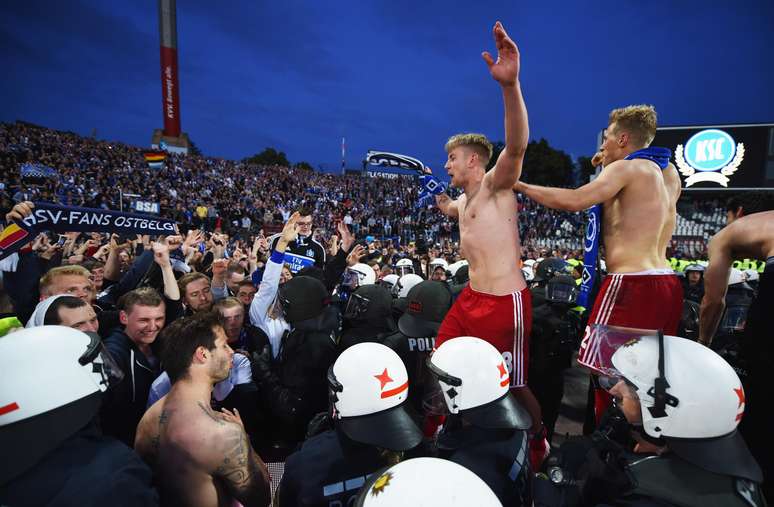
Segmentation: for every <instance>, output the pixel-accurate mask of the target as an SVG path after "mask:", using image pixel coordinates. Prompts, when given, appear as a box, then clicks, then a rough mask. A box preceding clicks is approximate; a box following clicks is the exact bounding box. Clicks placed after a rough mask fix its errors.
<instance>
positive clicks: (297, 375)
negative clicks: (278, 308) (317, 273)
mask: <svg viewBox="0 0 774 507" xmlns="http://www.w3.org/2000/svg"><path fill="white" fill-rule="evenodd" d="M277 298H278V300H279V302H280V304H281V305H282V311H283V313H284V315H285V320H287V321H288V323H289V324H290V326H291V329H290V330H289V331H286V332H285V334H284V335H283V336H282V340H281V342H280V347H279V353H278V354H277V357H276V358H273V357H272V351H271V347H270V346H269V345H266V346H264V348H263V350H262V351H261V352H260V353H257V352H256V353H253V357H252V359H253V361H252V373H253V380H254V381H255V384H256V386H257V387H258V392H259V398H260V400H261V404H262V408H263V410H265V411H266V413H267V414H270V417H271V418H273V420H274V421H276V424H275V425H274V428H273V429H274V435H273V439H274V440H275V442H276V445H275V447H276V449H275V451H276V453H277V454H278V458H281V457H282V455H283V454H285V453H287V449H292V448H293V447H294V446H295V445H296V443H298V442H300V441H302V440H303V438H304V435H305V434H306V428H307V425H308V424H309V421H311V419H312V418H313V417H314V415H315V414H317V413H319V412H324V411H325V409H326V407H327V399H328V397H327V391H326V388H325V375H326V372H327V370H328V367H329V366H330V365H331V364H333V362H334V361H335V359H336V355H337V353H338V351H337V347H336V338H337V334H338V329H339V313H338V311H337V310H336V309H335V307H333V306H332V305H330V304H329V303H330V297H329V295H328V291H327V290H326V289H325V285H323V283H322V282H321V281H320V280H318V279H316V278H312V277H310V276H296V277H294V278H292V279H291V280H289V281H287V282H285V283H284V284H283V285H282V286H280V288H279V292H278V295H277ZM265 453H266V451H264V454H265ZM266 459H268V458H266Z"/></svg>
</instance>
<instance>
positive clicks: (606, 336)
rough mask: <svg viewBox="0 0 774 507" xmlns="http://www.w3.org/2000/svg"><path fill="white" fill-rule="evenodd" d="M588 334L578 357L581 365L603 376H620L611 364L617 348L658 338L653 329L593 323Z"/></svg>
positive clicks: (656, 332)
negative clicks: (583, 348)
mask: <svg viewBox="0 0 774 507" xmlns="http://www.w3.org/2000/svg"><path fill="white" fill-rule="evenodd" d="M587 332H588V333H589V334H588V336H586V337H584V342H585V343H586V346H585V350H584V351H582V355H581V356H580V357H579V358H578V362H579V363H580V364H581V366H585V367H586V368H588V369H590V370H592V372H593V373H595V374H597V375H600V376H603V377H613V378H622V377H623V375H622V374H621V372H619V371H618V369H616V367H615V366H614V365H613V355H615V353H616V352H618V350H619V349H621V348H625V347H628V346H631V345H633V344H635V343H637V342H639V341H641V340H656V341H657V340H658V331H657V330H655V329H635V328H628V327H617V326H606V325H603V324H593V325H591V326H589V330H588V331H587Z"/></svg>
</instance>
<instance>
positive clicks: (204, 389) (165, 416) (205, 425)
mask: <svg viewBox="0 0 774 507" xmlns="http://www.w3.org/2000/svg"><path fill="white" fill-rule="evenodd" d="M161 339H162V340H163V342H164V352H163V358H162V359H163V364H164V366H165V369H166V372H167V374H168V375H169V378H170V380H171V381H172V383H173V384H172V389H171V390H170V391H169V393H168V394H167V395H166V396H164V397H163V398H161V399H160V400H159V401H157V402H156V403H154V404H153V406H151V407H150V408H149V409H148V411H147V412H146V413H145V415H144V416H143V418H142V420H141V421H140V424H139V425H138V427H137V437H136V439H135V443H134V446H135V450H136V451H137V452H138V453H139V455H140V456H141V457H142V458H143V459H144V460H145V461H146V462H147V463H148V464H149V465H150V466H151V468H153V471H154V475H155V479H156V484H157V485H158V488H159V492H160V495H161V499H162V503H163V504H164V505H184V506H207V507H209V506H224V507H225V506H229V507H230V506H232V505H234V500H237V501H239V502H240V503H241V504H242V505H245V506H262V507H264V506H266V505H269V502H270V490H269V481H270V478H269V473H268V470H267V469H266V465H264V463H263V462H262V461H261V459H260V458H259V457H258V455H257V454H256V453H255V451H253V449H252V447H251V446H250V440H249V438H248V437H247V434H246V433H245V430H244V427H243V425H242V421H241V419H240V417H239V413H238V412H235V413H231V412H229V411H227V410H225V409H224V410H223V411H222V412H216V411H214V410H212V408H211V407H210V398H211V395H212V388H213V386H214V385H215V384H216V383H217V382H220V381H221V380H224V379H226V378H227V377H228V374H229V370H230V369H231V360H232V357H233V355H234V351H233V350H231V348H230V347H229V346H228V342H227V340H228V338H227V336H226V333H225V331H224V330H223V327H222V325H221V323H220V320H219V317H218V315H217V314H216V313H213V312H202V313H198V314H196V315H194V316H191V317H185V318H182V319H179V320H176V321H175V322H173V323H172V324H171V325H170V326H169V327H168V328H166V329H165V330H164V331H163V333H162V338H161Z"/></svg>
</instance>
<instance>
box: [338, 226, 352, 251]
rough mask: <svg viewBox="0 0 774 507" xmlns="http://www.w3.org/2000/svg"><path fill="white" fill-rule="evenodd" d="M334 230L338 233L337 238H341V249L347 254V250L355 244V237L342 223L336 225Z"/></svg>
mask: <svg viewBox="0 0 774 507" xmlns="http://www.w3.org/2000/svg"><path fill="white" fill-rule="evenodd" d="M336 230H338V231H339V236H341V249H342V250H344V251H345V252H349V249H350V248H352V244H353V243H354V242H355V236H353V235H352V233H351V232H349V227H347V224H345V223H344V222H339V223H338V224H336Z"/></svg>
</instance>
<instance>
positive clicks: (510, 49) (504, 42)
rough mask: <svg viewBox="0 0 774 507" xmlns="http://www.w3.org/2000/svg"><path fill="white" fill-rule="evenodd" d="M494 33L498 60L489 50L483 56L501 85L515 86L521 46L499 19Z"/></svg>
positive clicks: (491, 72) (493, 30)
mask: <svg viewBox="0 0 774 507" xmlns="http://www.w3.org/2000/svg"><path fill="white" fill-rule="evenodd" d="M492 34H493V35H494V40H495V45H496V46H497V61H495V60H494V59H493V58H492V55H490V54H489V52H488V51H484V52H483V53H481V56H482V57H483V58H484V61H485V62H486V65H487V67H489V73H490V74H492V77H493V78H495V80H496V81H497V82H498V83H500V85H501V86H513V85H515V84H516V80H517V79H518V78H519V66H520V62H519V48H518V47H516V43H515V42H513V40H511V38H510V37H508V34H507V33H506V32H505V28H504V27H503V24H502V23H500V22H499V21H498V22H497V23H495V25H494V28H493V29H492Z"/></svg>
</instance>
